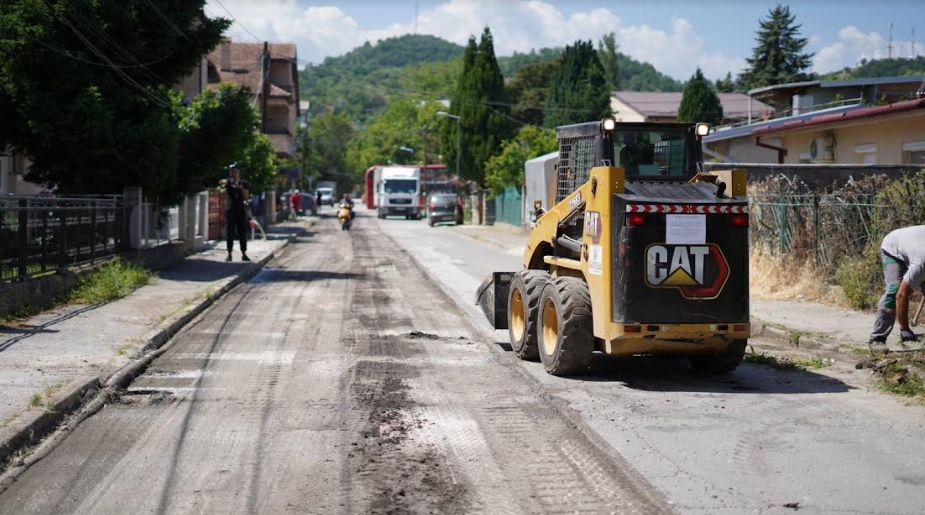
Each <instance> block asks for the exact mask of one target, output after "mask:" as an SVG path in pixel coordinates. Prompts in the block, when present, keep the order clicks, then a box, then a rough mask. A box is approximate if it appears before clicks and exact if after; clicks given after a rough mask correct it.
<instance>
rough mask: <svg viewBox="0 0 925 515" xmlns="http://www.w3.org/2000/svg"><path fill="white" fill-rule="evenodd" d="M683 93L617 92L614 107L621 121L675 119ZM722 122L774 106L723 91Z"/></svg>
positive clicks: (746, 118) (721, 94) (742, 118)
mask: <svg viewBox="0 0 925 515" xmlns="http://www.w3.org/2000/svg"><path fill="white" fill-rule="evenodd" d="M683 97H684V94H683V93H662V92H651V91H614V92H613V95H612V96H611V97H610V108H611V111H613V113H614V117H615V118H616V120H617V121H618V122H653V123H655V122H674V121H675V119H676V118H677V117H678V109H680V107H681V99H682V98H683ZM719 101H720V103H721V104H722V106H723V122H722V123H724V124H725V123H739V122H743V121H746V120H748V118H749V115H750V114H751V113H763V112H766V111H769V110H770V109H771V106H769V105H767V104H765V103H763V102H761V101H760V100H757V99H755V98H749V96H748V95H745V94H742V93H720V94H719Z"/></svg>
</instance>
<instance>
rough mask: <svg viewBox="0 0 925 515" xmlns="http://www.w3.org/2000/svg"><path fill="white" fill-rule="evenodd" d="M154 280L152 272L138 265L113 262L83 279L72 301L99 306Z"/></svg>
mask: <svg viewBox="0 0 925 515" xmlns="http://www.w3.org/2000/svg"><path fill="white" fill-rule="evenodd" d="M152 278H153V277H152V275H151V273H150V272H148V271H147V270H145V269H144V268H142V267H140V266H138V265H135V264H133V263H129V262H126V261H121V260H116V261H111V262H109V263H106V264H105V265H102V266H100V267H99V268H97V269H96V270H94V271H92V272H90V273H89V274H87V275H86V276H85V277H83V278H82V279H81V280H80V281H79V282H78V283H77V287H76V288H74V290H72V291H71V294H70V300H71V301H73V302H79V303H82V304H99V303H102V302H107V301H111V300H115V299H119V298H122V297H125V296H126V295H128V294H129V293H131V292H132V291H133V290H135V289H136V288H138V287H140V286H144V285H146V284H148V283H149V282H151V279H152Z"/></svg>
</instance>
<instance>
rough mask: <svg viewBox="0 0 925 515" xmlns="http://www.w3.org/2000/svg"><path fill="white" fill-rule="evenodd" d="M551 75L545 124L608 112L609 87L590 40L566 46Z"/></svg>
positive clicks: (583, 119) (590, 118)
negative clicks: (556, 67)
mask: <svg viewBox="0 0 925 515" xmlns="http://www.w3.org/2000/svg"><path fill="white" fill-rule="evenodd" d="M559 59H561V65H560V66H559V69H558V70H556V74H555V75H554V76H553V80H552V86H551V87H550V90H549V101H548V103H547V109H546V115H545V116H544V117H543V122H544V124H545V125H546V126H547V127H556V126H559V125H567V124H571V123H579V122H588V121H593V120H600V119H601V118H603V117H605V116H609V115H610V114H612V113H611V110H610V88H608V87H607V79H606V78H605V77H604V68H603V66H601V61H600V60H599V59H598V57H597V52H595V50H594V45H593V44H591V42H590V41H576V42H575V45H574V46H566V47H565V52H563V53H562V56H561V57H560V58H559Z"/></svg>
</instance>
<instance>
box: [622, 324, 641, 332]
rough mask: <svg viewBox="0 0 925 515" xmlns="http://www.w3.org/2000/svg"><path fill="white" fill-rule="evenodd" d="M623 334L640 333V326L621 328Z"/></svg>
mask: <svg viewBox="0 0 925 515" xmlns="http://www.w3.org/2000/svg"><path fill="white" fill-rule="evenodd" d="M623 332H624V333H641V332H642V326H639V325H625V326H623Z"/></svg>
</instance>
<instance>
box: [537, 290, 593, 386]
mask: <svg viewBox="0 0 925 515" xmlns="http://www.w3.org/2000/svg"><path fill="white" fill-rule="evenodd" d="M537 349H538V350H539V354H540V361H542V362H543V367H544V368H545V369H546V372H549V373H550V374H552V375H554V376H564V375H570V374H580V373H583V372H587V371H588V367H589V366H590V365H591V358H592V357H593V355H594V317H593V315H592V314H591V294H590V293H589V292H588V285H587V283H585V282H584V281H583V280H581V279H577V278H575V277H556V278H555V279H553V280H552V281H550V282H548V283H547V284H546V287H545V288H543V295H542V297H541V299H540V309H539V337H538V345H537Z"/></svg>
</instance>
